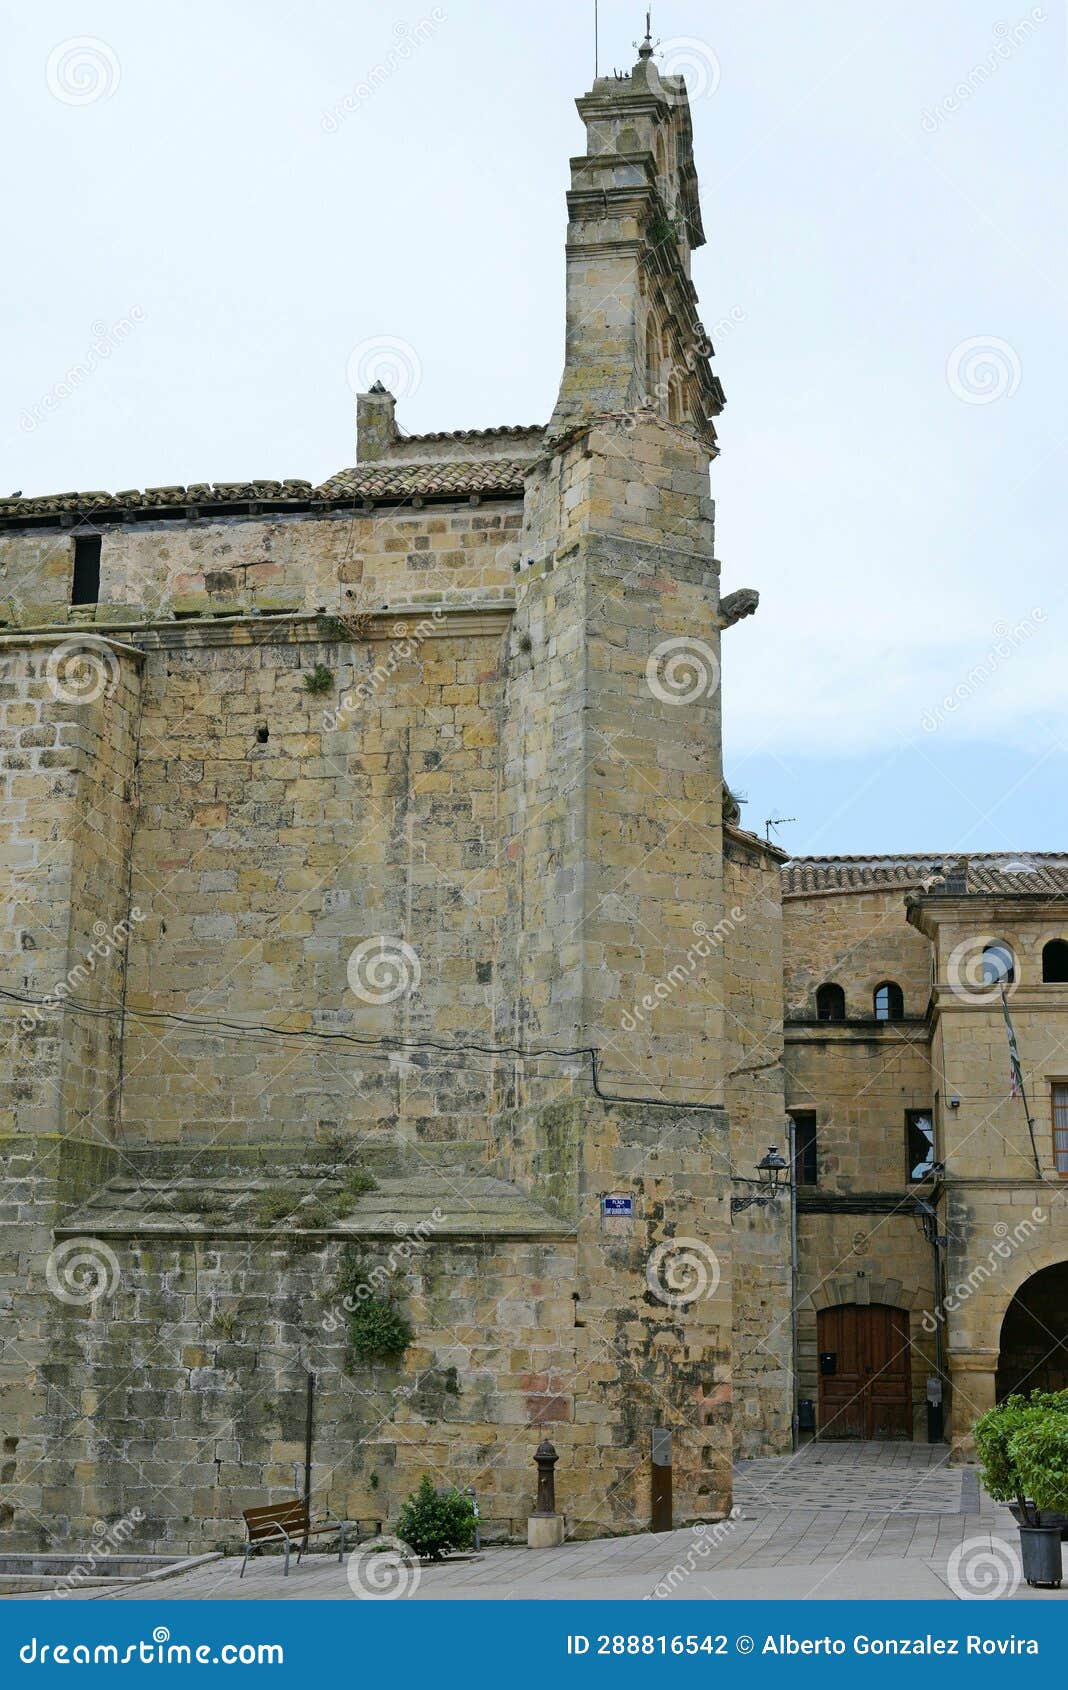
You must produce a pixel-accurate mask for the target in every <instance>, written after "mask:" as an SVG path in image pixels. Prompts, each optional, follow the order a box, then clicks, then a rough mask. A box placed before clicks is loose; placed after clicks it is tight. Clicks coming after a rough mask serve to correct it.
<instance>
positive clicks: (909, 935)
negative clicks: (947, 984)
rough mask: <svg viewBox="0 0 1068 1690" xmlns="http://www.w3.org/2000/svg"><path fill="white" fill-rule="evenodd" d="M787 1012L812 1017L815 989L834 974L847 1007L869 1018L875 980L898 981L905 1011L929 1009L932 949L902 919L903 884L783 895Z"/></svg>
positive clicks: (915, 1012)
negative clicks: (883, 888) (848, 890)
mask: <svg viewBox="0 0 1068 1690" xmlns="http://www.w3.org/2000/svg"><path fill="white" fill-rule="evenodd" d="M783 924H784V928H785V952H786V986H785V990H786V1014H787V1016H788V1017H795V1016H799V1017H804V1016H809V1017H812V1016H815V1014H816V988H817V987H818V986H821V985H822V984H823V983H824V981H831V980H833V981H836V982H837V983H838V985H840V986H842V987H843V988H844V990H845V997H846V1014H847V1015H848V1016H850V1017H861V1018H865V1019H870V1018H872V1017H873V1015H874V1009H873V999H874V994H875V988H876V986H879V985H881V984H882V983H883V981H885V980H894V981H896V982H897V984H898V985H899V986H900V987H901V989H902V992H903V994H904V998H905V1014H906V1015H907V1016H921V1015H924V1014H925V1013H926V1010H927V1005H928V1001H929V999H930V996H931V983H932V975H931V949H930V946H929V945H928V944H925V943H924V941H923V938H922V936H921V935H920V934H918V933H917V932H916V931H915V929H914V928H912V927H910V926H909V924H908V922H907V921H906V919H905V899H904V894H903V892H902V890H901V888H900V887H897V888H890V889H887V890H885V891H882V890H878V889H876V890H867V891H864V892H822V893H793V894H790V893H787V894H786V895H785V896H784V897H783Z"/></svg>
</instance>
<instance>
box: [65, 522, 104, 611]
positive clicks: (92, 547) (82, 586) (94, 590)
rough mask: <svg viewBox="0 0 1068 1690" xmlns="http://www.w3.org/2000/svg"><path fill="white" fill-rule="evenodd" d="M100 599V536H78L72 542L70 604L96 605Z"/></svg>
mask: <svg viewBox="0 0 1068 1690" xmlns="http://www.w3.org/2000/svg"><path fill="white" fill-rule="evenodd" d="M99 597H100V535H99V534H79V535H78V536H77V538H76V539H75V541H74V581H73V584H72V586H71V590H70V602H71V604H96V602H97V600H98V599H99Z"/></svg>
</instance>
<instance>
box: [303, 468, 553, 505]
mask: <svg viewBox="0 0 1068 1690" xmlns="http://www.w3.org/2000/svg"><path fill="white" fill-rule="evenodd" d="M528 468H529V465H527V464H525V463H522V462H520V461H518V460H516V459H514V458H483V459H477V458H475V459H471V460H469V461H467V462H457V463H443V464H406V463H402V462H401V463H389V462H382V463H374V464H357V465H356V466H355V468H353V469H343V470H339V471H338V473H337V475H332V476H331V477H330V480H329V481H324V482H323V485H322V486H321V487H317V488H316V497H317V498H320V499H345V498H355V499H407V498H411V497H413V496H414V495H418V496H420V497H423V498H433V497H434V496H435V495H436V496H438V497H440V496H441V495H443V494H446V495H447V494H450V493H455V494H458V495H470V494H471V493H515V494H517V495H518V494H521V493H522V491H523V475H524V472H525V471H526V470H527V469H528Z"/></svg>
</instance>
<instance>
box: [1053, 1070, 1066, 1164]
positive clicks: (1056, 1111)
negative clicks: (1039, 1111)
mask: <svg viewBox="0 0 1068 1690" xmlns="http://www.w3.org/2000/svg"><path fill="white" fill-rule="evenodd" d="M1053 1166H1054V1167H1055V1168H1056V1170H1057V1172H1058V1173H1059V1174H1060V1176H1061V1178H1062V1179H1068V1082H1066V1081H1064V1080H1057V1081H1056V1082H1055V1083H1054V1086H1053Z"/></svg>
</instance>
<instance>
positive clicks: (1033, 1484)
mask: <svg viewBox="0 0 1068 1690" xmlns="http://www.w3.org/2000/svg"><path fill="white" fill-rule="evenodd" d="M1009 1459H1010V1460H1011V1461H1012V1463H1013V1465H1014V1466H1015V1468H1016V1471H1017V1473H1018V1474H1019V1476H1020V1486H1021V1489H1022V1490H1023V1493H1024V1495H1025V1496H1026V1497H1027V1498H1028V1499H1029V1500H1030V1501H1031V1502H1032V1503H1033V1504H1034V1507H1035V1512H1036V1519H1035V1524H1036V1525H1039V1524H1041V1517H1042V1514H1043V1512H1044V1511H1047V1512H1054V1513H1058V1514H1068V1413H1065V1412H1064V1410H1063V1409H1060V1410H1059V1411H1058V1410H1057V1409H1050V1410H1048V1411H1047V1412H1045V1413H1043V1412H1042V1410H1041V1409H1036V1410H1035V1411H1034V1412H1033V1413H1032V1414H1031V1415H1029V1417H1028V1419H1027V1422H1026V1424H1025V1425H1023V1426H1022V1427H1021V1428H1020V1430H1019V1431H1018V1432H1016V1433H1015V1434H1014V1435H1013V1436H1012V1437H1011V1438H1010V1439H1009Z"/></svg>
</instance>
